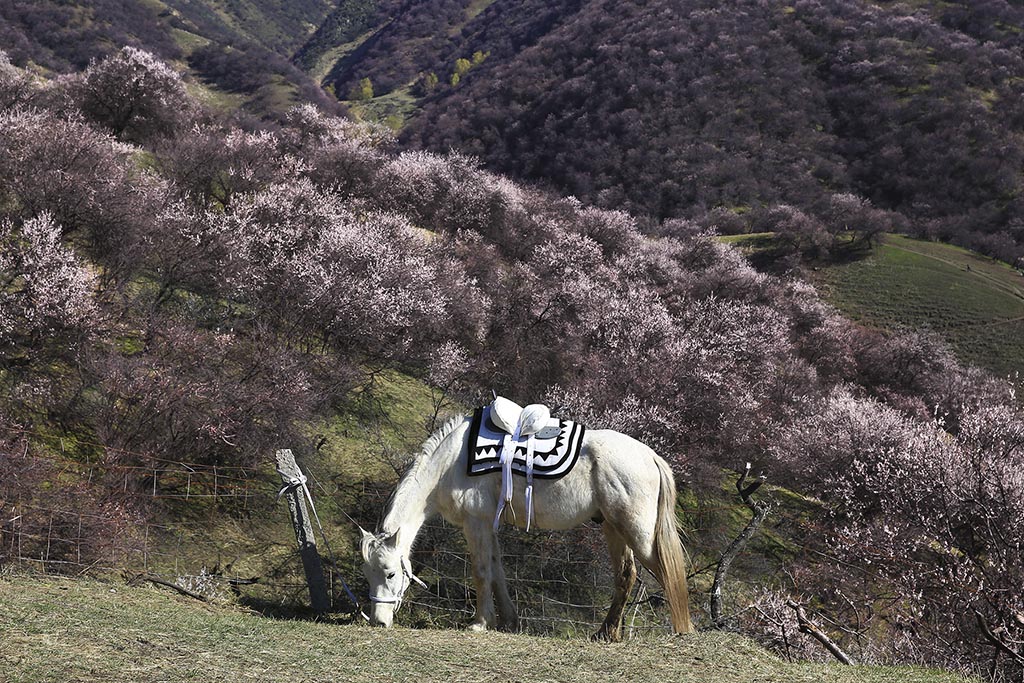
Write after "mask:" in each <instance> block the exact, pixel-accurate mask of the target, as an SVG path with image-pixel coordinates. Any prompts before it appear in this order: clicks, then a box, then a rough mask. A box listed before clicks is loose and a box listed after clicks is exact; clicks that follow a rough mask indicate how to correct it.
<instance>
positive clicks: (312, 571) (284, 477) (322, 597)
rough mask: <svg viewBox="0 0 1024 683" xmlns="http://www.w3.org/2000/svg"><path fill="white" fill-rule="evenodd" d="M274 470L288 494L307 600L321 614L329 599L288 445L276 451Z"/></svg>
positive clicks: (299, 474) (298, 473) (301, 479)
mask: <svg viewBox="0 0 1024 683" xmlns="http://www.w3.org/2000/svg"><path fill="white" fill-rule="evenodd" d="M277 473H278V474H280V475H281V481H282V482H283V483H284V485H285V487H286V489H285V490H284V491H283V493H284V495H286V496H288V511H289V512H290V513H291V516H292V526H293V527H294V528H295V538H296V539H297V540H298V542H299V555H300V556H301V557H302V567H303V569H304V570H305V571H306V583H307V584H309V599H310V602H311V604H312V606H313V611H314V612H317V613H319V614H323V613H324V612H327V611H329V610H330V607H331V601H330V599H329V598H328V596H327V584H326V583H325V582H324V570H323V566H322V565H321V563H320V553H319V552H318V551H317V549H316V537H314V536H313V525H312V524H310V521H309V513H308V511H307V510H306V501H305V500H303V496H304V494H305V491H304V488H305V487H304V484H303V483H300V484H296V482H305V480H306V478H305V477H304V476H303V474H302V471H301V470H300V469H299V466H298V465H297V464H296V463H295V457H294V456H293V455H292V452H291V450H290V449H288V448H283V449H281V450H279V451H277Z"/></svg>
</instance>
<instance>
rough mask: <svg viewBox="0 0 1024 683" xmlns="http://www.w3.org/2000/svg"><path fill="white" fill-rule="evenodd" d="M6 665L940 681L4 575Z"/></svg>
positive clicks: (442, 677)
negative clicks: (255, 610) (391, 623)
mask: <svg viewBox="0 0 1024 683" xmlns="http://www.w3.org/2000/svg"><path fill="white" fill-rule="evenodd" d="M0 596H3V597H2V598H0V606H2V607H3V609H2V610H0V669H2V670H3V672H4V675H5V680H7V681H10V683H42V682H43V681H66V680H74V681H80V682H83V683H85V682H87V681H104V682H105V683H106V682H113V681H126V682H127V681H137V680H140V679H146V680H157V679H159V680H161V681H168V682H175V681H188V680H195V679H196V678H199V679H201V680H205V681H211V682H212V681H238V680H259V681H279V680H291V679H294V678H295V677H299V679H301V680H304V681H339V680H341V681H354V680H359V681H395V680H420V681H445V682H447V683H451V682H455V681H479V680H482V679H488V680H556V681H563V682H565V683H570V682H572V681H581V682H582V681H593V680H597V679H607V680H616V681H650V680H666V681H667V680H671V681H679V682H680V683H691V682H693V683H696V682H697V681H707V680H714V681H719V682H721V683H730V682H732V681H735V682H737V683H739V682H740V681H743V682H748V681H752V680H759V681H774V682H775V683H790V682H793V683H795V682H796V681H808V680H814V681H823V682H824V681H831V682H834V683H872V682H875V681H877V682H878V683H882V682H884V681H892V680H894V679H896V678H898V679H899V680H901V681H903V682H904V683H945V682H952V681H962V680H964V679H963V678H961V677H960V676H956V675H953V674H949V673H939V672H935V671H926V670H922V669H912V668H883V667H842V666H839V665H814V664H789V663H786V662H783V661H782V660H780V659H778V658H776V657H774V656H772V655H770V654H768V653H767V652H766V651H764V650H762V649H760V648H759V647H757V646H756V645H754V644H753V643H752V642H750V641H749V640H746V639H744V638H742V637H739V636H736V635H732V634H725V633H703V634H696V635H692V636H686V637H682V638H667V637H664V636H659V637H656V638H652V639H641V640H634V641H631V642H629V643H625V644H621V645H614V646H612V645H605V644H594V643H590V642H587V641H583V640H576V639H573V640H567V641H566V640H558V639H553V638H534V637H529V636H516V635H506V634H497V633H487V634H474V633H469V632H464V631H448V630H424V631H413V630H407V629H395V630H388V631H385V630H380V629H370V628H368V627H366V626H363V625H356V626H340V625H334V624H329V623H326V624H324V623H320V624H317V623H310V622H303V621H269V620H267V619H262V618H260V617H258V616H254V615H252V614H249V613H246V612H241V611H238V610H236V609H230V608H218V607H215V606H207V605H202V604H199V603H196V602H194V601H189V600H188V599H187V598H181V597H177V596H174V595H171V594H169V593H167V592H161V591H159V590H158V589H155V588H130V587H126V586H124V585H123V584H121V583H117V584H106V583H97V582H88V581H76V582H70V581H66V580H63V581H62V580H53V579H37V578H29V577H5V578H0Z"/></svg>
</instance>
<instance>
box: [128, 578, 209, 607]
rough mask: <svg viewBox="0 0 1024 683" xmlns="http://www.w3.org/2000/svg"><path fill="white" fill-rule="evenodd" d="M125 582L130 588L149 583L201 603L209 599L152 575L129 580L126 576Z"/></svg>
mask: <svg viewBox="0 0 1024 683" xmlns="http://www.w3.org/2000/svg"><path fill="white" fill-rule="evenodd" d="M125 580H126V581H127V583H128V585H130V586H133V585H135V584H137V583H139V582H140V581H149V582H150V583H155V584H156V585H158V586H165V587H167V588H173V589H174V590H176V591H178V592H179V593H181V594H182V595H184V596H187V597H190V598H194V599H196V600H201V601H202V602H209V601H210V599H209V598H208V597H206V596H205V595H200V594H199V593H194V592H193V591H190V590H189V589H187V588H183V587H181V586H179V585H178V584H176V583H171V582H170V581H164V580H163V579H161V578H159V577H157V576H153V575H152V574H136V575H135V576H134V577H132V578H130V579H129V578H128V577H127V576H126V577H125Z"/></svg>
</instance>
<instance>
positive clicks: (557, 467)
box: [467, 406, 586, 479]
mask: <svg viewBox="0 0 1024 683" xmlns="http://www.w3.org/2000/svg"><path fill="white" fill-rule="evenodd" d="M490 411H491V408H490V406H485V407H483V408H477V409H476V412H474V413H473V422H472V424H471V425H470V428H469V457H468V458H467V460H468V463H469V465H468V473H469V475H470V476H477V475H481V474H487V473H488V472H498V471H499V470H501V463H500V462H499V458H500V455H501V445H502V443H503V442H504V440H505V432H503V431H501V430H500V429H498V427H496V426H495V424H494V423H493V422H492V421H491V418H490ZM558 422H559V429H558V431H557V433H555V430H544V433H543V434H540V435H538V438H537V439H536V441H535V446H534V463H533V476H534V477H536V478H538V479H558V478H559V477H563V476H565V475H566V474H568V473H569V472H570V471H571V470H572V468H573V466H575V465H576V461H577V460H579V457H580V448H581V447H582V445H583V434H584V432H586V427H584V426H583V425H581V424H580V423H578V422H573V421H571V420H559V421H558ZM548 435H550V436H548ZM541 436H546V437H547V438H540V437H541ZM512 472H513V473H514V474H518V475H520V476H526V439H522V440H521V441H519V442H518V443H517V444H516V454H515V459H514V460H513V461H512Z"/></svg>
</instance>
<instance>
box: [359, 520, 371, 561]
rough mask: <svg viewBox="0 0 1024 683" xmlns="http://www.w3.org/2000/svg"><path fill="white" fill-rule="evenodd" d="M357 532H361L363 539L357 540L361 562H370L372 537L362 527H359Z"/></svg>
mask: <svg viewBox="0 0 1024 683" xmlns="http://www.w3.org/2000/svg"><path fill="white" fill-rule="evenodd" d="M359 531H360V532H362V534H363V537H362V538H361V539H359V550H360V552H361V553H362V555H363V561H364V562H369V561H370V544H371V543H373V540H374V536H373V534H371V533H370V532H369V531H367V530H366V529H364V528H363V527H359Z"/></svg>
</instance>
